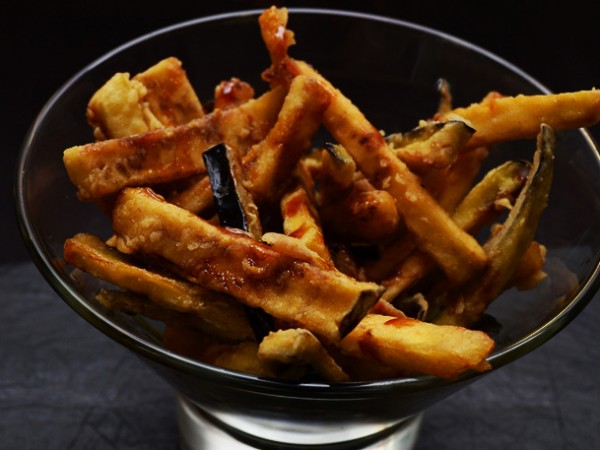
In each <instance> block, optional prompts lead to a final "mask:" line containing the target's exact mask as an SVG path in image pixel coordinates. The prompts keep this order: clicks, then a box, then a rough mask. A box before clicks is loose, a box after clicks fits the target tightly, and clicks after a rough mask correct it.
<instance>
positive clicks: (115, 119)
mask: <svg viewBox="0 0 600 450" xmlns="http://www.w3.org/2000/svg"><path fill="white" fill-rule="evenodd" d="M203 115H204V110H203V109H202V105H201V103H200V100H198V97H197V95H196V92H195V91H194V89H193V87H192V85H191V83H190V81H189V80H188V78H187V75H186V73H185V71H184V70H183V68H182V64H181V61H179V60H178V59H177V58H173V57H170V58H165V59H163V60H162V61H160V62H158V63H157V64H155V65H154V66H152V67H150V68H149V69H148V70H146V71H145V72H142V73H139V74H137V75H136V76H134V77H133V78H132V79H130V75H129V74H128V73H117V74H115V75H114V76H113V77H112V78H111V79H110V80H108V81H107V82H106V83H105V84H104V86H102V87H101V88H100V89H98V91H96V92H95V93H94V95H93V96H92V98H91V99H90V101H89V103H88V107H87V112H86V117H87V119H88V122H89V124H90V125H91V126H92V128H93V129H94V137H95V138H96V139H97V140H105V139H115V138H120V137H125V136H131V135H134V134H139V133H143V132H146V131H150V130H155V129H158V128H164V127H169V126H175V125H182V124H184V123H187V122H189V121H191V120H193V119H197V118H198V117H202V116H203Z"/></svg>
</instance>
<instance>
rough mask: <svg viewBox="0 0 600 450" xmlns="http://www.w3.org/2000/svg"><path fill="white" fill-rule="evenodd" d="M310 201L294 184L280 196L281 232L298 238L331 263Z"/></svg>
mask: <svg viewBox="0 0 600 450" xmlns="http://www.w3.org/2000/svg"><path fill="white" fill-rule="evenodd" d="M314 209H315V208H314V205H313V204H312V203H311V202H310V200H309V197H308V194H307V193H306V190H305V189H304V188H303V187H302V186H301V185H296V186H295V187H294V188H293V189H291V190H289V191H288V192H287V193H285V194H284V195H283V197H282V198H281V215H282V217H283V232H284V233H285V234H286V235H288V236H291V237H294V238H296V239H299V240H300V242H302V243H303V244H304V245H306V247H308V248H309V249H311V250H312V251H314V252H315V253H317V254H318V255H319V256H320V257H321V258H323V259H324V260H325V261H327V262H329V263H332V259H331V254H330V253H329V249H328V248H327V244H326V243H325V238H324V237H323V231H322V229H321V224H320V223H319V219H318V215H317V212H316V211H315V210H314Z"/></svg>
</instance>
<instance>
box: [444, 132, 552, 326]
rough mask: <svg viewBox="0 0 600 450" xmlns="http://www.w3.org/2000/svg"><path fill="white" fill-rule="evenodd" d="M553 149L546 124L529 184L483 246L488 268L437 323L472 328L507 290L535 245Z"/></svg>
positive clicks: (549, 180) (549, 182)
mask: <svg viewBox="0 0 600 450" xmlns="http://www.w3.org/2000/svg"><path fill="white" fill-rule="evenodd" d="M554 146H555V135H554V130H552V128H551V127H549V126H547V125H545V124H543V125H542V127H541V129H540V132H539V134H538V139H537V149H536V152H535V154H534V160H533V165H532V167H531V170H530V174H529V176H528V179H527V182H526V183H525V186H524V187H523V189H522V190H521V192H520V194H519V196H518V198H517V201H516V202H515V205H514V207H513V208H512V209H511V210H510V212H509V214H508V217H507V218H506V220H505V221H504V223H503V224H502V225H501V227H500V228H499V231H497V232H495V233H494V234H493V235H492V236H491V237H490V238H489V239H488V241H487V242H486V243H485V244H484V249H485V251H486V252H487V253H488V255H489V261H490V262H489V266H488V267H487V268H486V269H485V271H484V272H483V274H482V275H481V277H478V278H477V279H474V280H472V281H471V282H469V283H468V284H467V285H466V286H465V287H464V289H462V290H460V291H459V292H456V293H454V295H453V296H452V297H451V298H450V300H449V302H448V304H447V305H446V307H445V308H444V309H443V311H442V312H441V313H440V314H439V316H438V317H435V318H434V322H435V323H440V324H455V325H463V326H471V325H473V324H474V323H475V322H476V321H477V320H478V319H479V318H480V317H481V315H482V314H483V312H484V311H485V309H486V308H487V307H488V306H489V304H490V303H491V302H492V301H493V300H494V299H496V298H497V297H498V296H499V295H500V294H501V293H502V292H503V291H504V289H506V287H507V285H508V283H509V282H510V281H511V278H512V277H513V275H514V273H515V270H516V268H517V267H518V263H519V261H520V260H521V258H522V257H523V255H524V254H525V253H526V252H527V250H528V249H529V248H530V246H531V244H532V242H533V238H534V236H535V232H536V229H537V226H538V223H539V220H540V217H541V215H542V212H543V211H544V209H545V207H546V204H547V202H548V195H549V192H550V187H551V185H552V178H553V171H554Z"/></svg>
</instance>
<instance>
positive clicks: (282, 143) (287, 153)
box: [242, 76, 330, 204]
mask: <svg viewBox="0 0 600 450" xmlns="http://www.w3.org/2000/svg"><path fill="white" fill-rule="evenodd" d="M329 99H330V95H329V92H328V91H327V90H326V89H325V87H324V86H323V85H322V84H321V83H320V82H319V81H317V80H314V79H312V78H309V77H304V76H299V77H296V78H295V79H294V80H293V81H292V83H291V85H290V88H289V92H288V94H287V95H286V97H285V100H284V102H283V106H282V107H281V111H280V113H279V116H278V118H277V122H276V123H275V125H273V128H272V129H271V130H270V131H269V134H268V135H267V136H266V137H265V139H264V140H262V141H261V142H259V143H258V144H256V145H254V146H252V148H251V149H250V150H249V151H248V153H247V154H246V155H244V157H243V159H242V164H243V166H244V169H245V171H246V187H247V189H248V190H249V191H250V193H251V194H252V197H253V198H254V201H255V202H256V203H258V204H261V203H264V202H273V201H276V200H277V199H279V197H280V196H281V193H282V190H283V189H285V188H286V187H287V186H288V185H289V181H290V179H291V174H292V172H293V170H294V168H295V167H296V164H297V163H298V161H299V160H300V158H301V157H302V156H303V154H304V153H305V151H306V150H308V149H309V148H310V146H311V144H312V138H313V136H314V134H315V132H316V131H317V129H318V127H319V126H320V124H321V117H322V114H323V111H324V110H325V108H326V107H327V106H328V105H329Z"/></svg>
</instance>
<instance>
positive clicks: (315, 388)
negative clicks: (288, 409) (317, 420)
mask: <svg viewBox="0 0 600 450" xmlns="http://www.w3.org/2000/svg"><path fill="white" fill-rule="evenodd" d="M287 10H288V11H289V13H290V17H291V19H290V21H293V17H294V15H298V14H306V15H336V16H343V17H349V18H354V19H359V20H368V21H375V22H383V23H386V24H390V25H394V26H400V27H404V28H408V29H412V30H414V31H418V32H422V33H424V34H427V35H430V36H434V37H437V38H440V39H443V40H446V41H449V42H451V43H453V44H456V45H458V46H461V47H464V48H466V49H468V50H470V51H473V52H474V53H476V54H479V55H481V56H484V57H485V58H487V59H490V60H492V61H494V62H495V63H497V64H499V65H501V66H504V67H505V68H506V69H508V70H509V71H511V72H513V73H514V74H516V75H518V76H519V77H521V78H523V79H524V80H525V81H527V82H528V83H530V84H531V85H532V86H534V87H535V88H536V89H538V90H539V91H540V92H541V93H551V91H550V90H549V89H548V88H547V87H546V86H544V85H543V84H542V83H540V82H539V81H538V80H536V79H535V78H533V77H532V76H531V75H529V74H528V73H526V72H524V71H523V70H522V69H520V68H519V67H517V66H515V65H513V64H512V63H510V62H508V61H507V60H505V59H503V58H502V57H500V56H498V55H496V54H495V53H493V52H491V51H489V50H486V49H484V48H482V47H480V46H478V45H476V44H474V43H472V42H469V41H467V40H464V39H461V38H459V37H457V36H454V35H452V34H449V33H446V32H443V31H441V30H437V29H434V28H431V27H428V26H424V25H420V24H418V23H414V22H410V21H407V20H402V19H398V18H392V17H387V16H383V15H378V14H371V13H366V12H358V11H351V10H343V9H332V8H301V7H288V8H287ZM262 12H264V9H247V10H239V11H231V12H226V13H220V14H212V15H207V16H202V17H197V18H193V19H189V20H185V21H181V22H177V23H174V24H172V25H168V26H164V27H160V28H158V29H156V30H153V31H151V32H148V33H145V34H143V35H140V36H138V37H136V38H133V39H130V40H128V41H126V42H124V43H123V44H121V45H119V46H117V47H115V48H113V49H112V50H110V51H108V52H106V53H104V54H103V55H101V56H100V57H98V58H96V59H95V60H93V61H92V62H90V63H89V64H87V65H86V66H84V67H83V68H82V69H81V70H80V71H78V72H76V73H75V74H74V75H73V76H72V77H71V78H70V79H68V80H67V81H66V82H65V83H64V84H63V85H62V86H61V87H60V88H59V89H58V90H57V91H56V92H55V93H54V94H53V95H52V96H51V97H50V99H49V100H48V101H47V102H46V103H45V105H44V106H43V107H42V108H41V110H40V112H39V113H38V114H37V116H36V118H35V119H34V121H33V123H32V125H31V126H30V128H29V130H28V132H27V133H26V136H25V139H24V141H23V144H22V145H21V148H20V151H19V156H18V160H17V167H16V172H17V173H16V183H15V185H14V192H13V194H14V197H15V209H16V214H17V219H18V224H19V228H20V232H21V236H22V238H23V240H24V242H25V244H26V248H27V250H28V252H29V254H30V256H31V259H32V261H33V262H34V264H35V265H36V266H37V269H38V270H39V271H40V273H41V274H42V275H43V277H44V278H45V279H46V281H47V282H48V283H49V284H50V286H51V287H52V288H53V289H54V290H55V292H56V293H57V294H59V296H60V297H61V298H62V299H63V300H64V301H65V302H66V303H67V304H68V305H69V306H70V307H71V308H72V309H74V310H75V311H76V312H77V313H78V314H79V315H80V316H81V317H82V318H84V319H85V320H86V321H88V322H89V323H91V324H92V325H93V326H94V327H95V328H96V329H98V330H100V331H101V332H102V333H104V334H105V335H107V336H109V337H110V338H112V339H114V340H115V341H116V342H118V343H119V344H121V345H123V346H124V347H126V348H127V349H128V350H131V351H133V352H134V353H139V354H140V355H141V356H143V357H145V358H148V359H149V360H151V361H153V362H155V363H159V364H161V365H164V366H170V365H174V366H176V367H177V368H178V369H179V370H183V371H185V372H187V373H190V374H200V375H201V376H203V377H205V378H206V379H213V380H215V381H219V382H222V383H231V384H232V385H238V386H239V387H251V388H252V389H253V390H257V391H262V392H264V393H268V392H271V393H278V392H282V389H284V390H285V394H286V395H299V396H304V395H309V396H310V395H318V396H319V398H320V399H323V397H332V398H335V397H338V396H344V395H345V394H348V393H353V394H356V393H357V392H355V391H357V390H359V391H360V392H361V393H362V394H366V393H367V392H372V393H373V392H378V391H381V390H387V389H389V388H390V387H393V388H395V389H401V390H403V389H410V390H414V389H417V390H419V389H428V388H431V387H436V388H437V387H442V386H445V385H448V384H454V383H456V382H459V381H467V380H471V379H474V378H477V377H479V376H482V375H485V374H486V373H487V372H484V373H479V372H474V371H469V372H466V373H464V374H462V375H461V376H459V377H458V378H456V379H453V380H447V379H441V378H437V377H434V376H430V375H418V376H414V377H402V378H391V379H383V380H374V381H356V382H345V383H340V384H336V385H333V386H332V385H330V384H328V383H324V382H323V383H321V382H301V383H296V382H287V381H281V380H272V379H266V378H261V377H258V376H254V375H250V374H246V373H240V372H235V371H231V370H227V369H223V368H220V367H216V366H212V365H210V364H205V363H202V362H199V361H196V360H193V359H191V358H187V357H185V356H182V355H179V354H177V353H174V352H171V351H169V350H167V349H165V348H162V347H160V346H158V345H156V344H153V343H151V342H150V341H148V340H145V339H142V338H141V337H138V336H136V335H134V334H133V333H131V332H129V331H127V330H125V329H123V328H122V327H121V326H119V325H118V324H117V323H115V322H113V321H111V320H109V318H107V317H105V316H103V315H102V314H101V313H100V312H98V311H97V310H96V309H94V308H93V307H92V306H91V305H90V304H88V303H87V300H86V299H85V298H83V296H81V295H80V294H79V293H78V292H77V291H76V290H75V289H73V288H72V287H71V286H70V284H69V283H67V282H66V281H65V280H64V279H63V278H62V277H61V276H60V274H59V273H58V270H57V269H56V267H55V266H54V265H53V264H52V262H51V261H49V260H48V259H46V258H45V257H44V256H43V255H44V252H43V249H42V246H41V244H40V242H39V241H38V238H37V237H36V235H35V233H34V232H33V226H32V224H31V222H30V217H29V214H28V210H27V205H26V202H25V198H24V192H25V189H26V188H25V177H24V175H25V173H26V170H25V169H26V167H27V162H28V157H29V153H28V148H29V146H30V145H31V142H32V140H33V139H34V137H35V135H36V133H37V130H38V128H39V127H40V125H41V124H42V123H43V121H44V119H45V117H46V116H47V115H48V114H49V113H50V111H51V110H52V107H53V105H54V104H55V103H56V102H57V101H58V100H59V99H60V98H61V96H62V95H63V94H64V93H65V92H67V91H68V90H69V89H70V88H71V87H72V86H73V85H74V84H75V83H76V82H77V81H78V80H79V79H80V78H82V77H83V76H84V75H85V74H86V73H88V72H90V71H92V70H94V69H95V68H96V67H98V66H100V65H101V64H103V63H104V62H105V61H107V60H109V59H110V58H111V57H113V56H114V55H116V54H118V53H120V52H122V51H124V50H126V49H128V48H131V47H134V46H136V45H138V44H141V43H143V42H144V41H149V40H151V39H154V38H156V37H159V36H161V35H164V34H168V33H169V32H171V31H176V30H179V29H184V28H188V27H194V26H198V25H201V24H203V23H208V22H216V21H224V20H230V19H236V18H241V17H245V16H247V17H258V16H259V15H260V14H261V13H262ZM291 28H292V29H293V25H292V27H291ZM257 29H258V26H257ZM579 132H580V133H581V134H582V137H583V138H584V139H585V140H586V141H587V142H588V145H589V146H590V147H591V148H592V149H594V150H595V154H596V158H597V159H598V160H599V161H600V154H599V152H598V148H597V146H596V144H595V142H594V139H593V138H592V137H591V135H590V134H589V132H588V131H587V130H585V129H580V130H579ZM599 288H600V259H599V260H597V261H596V266H595V268H594V270H593V272H592V273H591V274H590V275H589V277H588V279H586V280H585V281H584V282H583V283H582V286H581V288H580V290H579V291H578V293H577V295H576V296H575V297H574V298H573V299H571V301H570V302H569V304H568V306H567V307H565V308H564V309H563V310H562V311H561V312H560V313H559V314H557V315H556V316H554V317H553V318H552V319H550V320H549V321H547V322H546V323H544V324H543V325H542V326H540V327H538V328H537V329H536V330H534V331H533V332H531V333H530V334H529V335H527V336H525V337H523V338H521V339H519V340H517V341H515V342H513V343H512V344H510V345H508V346H507V347H506V348H504V349H502V350H499V351H495V352H493V353H492V354H491V355H490V356H489V357H488V358H487V360H488V362H490V364H491V365H492V367H493V370H495V369H498V368H500V367H502V366H504V365H506V364H508V363H510V362H512V361H514V360H515V359H517V358H519V357H520V356H523V355H525V354H527V353H529V352H531V351H532V350H534V349H535V348H537V347H539V346H540V345H542V344H543V343H544V342H546V341H548V340H549V339H550V338H552V337H553V336H554V335H556V334H557V333H558V332H559V331H560V330H562V329H563V328H564V327H565V326H566V325H567V324H568V323H569V322H570V321H571V320H573V319H574V318H575V317H576V316H577V314H578V313H579V312H580V311H581V310H582V309H583V308H584V307H585V306H586V305H587V303H588V302H589V301H590V300H591V299H592V298H593V296H594V295H595V293H596V291H597V290H598V289H599Z"/></svg>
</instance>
